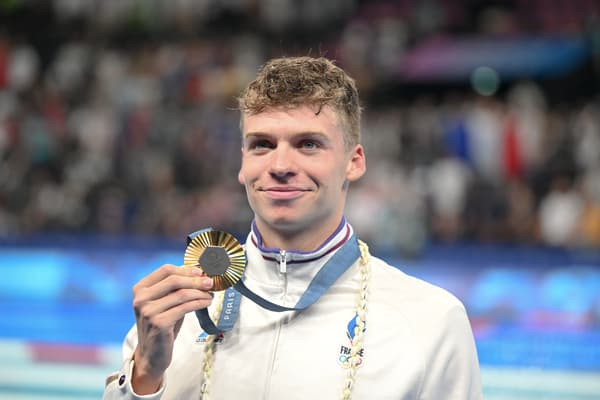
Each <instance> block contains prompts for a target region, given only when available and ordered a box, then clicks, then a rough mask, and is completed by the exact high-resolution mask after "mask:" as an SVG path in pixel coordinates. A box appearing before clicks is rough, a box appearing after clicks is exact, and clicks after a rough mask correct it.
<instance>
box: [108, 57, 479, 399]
mask: <svg viewBox="0 0 600 400" xmlns="http://www.w3.org/2000/svg"><path fill="white" fill-rule="evenodd" d="M239 103H240V109H241V113H242V115H241V127H242V165H241V169H240V172H239V176H238V179H239V181H240V183H241V184H242V185H244V186H245V188H246V192H247V196H248V201H249V203H250V206H251V208H252V210H253V211H254V216H255V217H254V222H253V224H252V229H251V232H250V233H249V235H248V238H247V241H246V246H245V252H246V257H247V260H248V263H247V267H246V271H245V275H244V283H245V285H246V286H247V287H248V288H249V289H250V290H251V291H252V292H254V293H256V294H257V295H259V296H261V297H263V298H264V299H266V300H268V301H270V302H273V303H278V304H280V305H282V306H288V307H290V306H294V305H296V304H297V303H302V301H303V300H302V299H303V298H304V297H305V296H304V297H303V295H305V293H308V292H310V293H313V291H314V288H315V287H318V288H320V289H319V290H317V292H318V293H317V295H316V297H315V298H314V303H312V304H311V305H310V306H308V307H307V308H305V309H303V310H301V311H284V312H274V311H269V310H267V309H265V308H262V307H261V306H259V305H257V304H255V303H254V302H253V301H251V300H249V299H248V298H246V297H240V304H239V310H238V312H237V314H236V316H235V318H234V323H233V325H232V327H231V330H229V331H227V332H225V333H224V334H218V335H207V334H206V333H205V332H203V331H202V329H201V327H200V325H199V323H198V320H197V318H196V316H195V315H194V313H193V312H192V311H196V310H199V309H204V308H207V307H209V306H210V307H209V309H210V313H211V315H212V316H213V318H217V319H218V318H219V315H220V311H221V310H222V308H223V301H224V300H223V297H224V295H223V294H222V293H223V292H219V293H217V294H214V295H213V293H212V292H211V289H212V286H213V281H212V280H211V278H208V277H206V276H205V275H203V274H202V271H201V270H200V269H198V268H180V267H176V266H173V265H164V266H162V267H161V268H159V269H158V270H156V271H154V272H152V273H151V274H150V275H148V276H147V277H145V278H144V279H142V280H141V281H140V282H139V283H138V284H137V285H136V286H135V287H134V290H133V293H134V299H133V305H134V310H135V315H136V326H135V327H134V328H133V329H132V330H131V331H130V332H129V334H128V335H127V337H126V339H125V342H124V348H123V356H124V362H123V367H122V369H121V371H119V372H117V373H115V374H113V375H111V376H110V377H109V378H108V379H107V386H106V390H105V394H104V398H105V399H138V398H144V399H146V398H147V399H201V398H203V399H208V398H210V399H276V400H279V399H307V398H314V399H338V398H345V399H350V398H352V399H355V400H361V399H364V400H366V399H420V400H426V399H430V400H439V399H455V400H467V399H481V398H482V393H481V386H480V380H479V366H478V361H477V354H476V351H475V346H474V341H473V336H472V333H471V329H470V326H469V321H468V319H467V316H466V313H465V310H464V308H463V306H462V304H461V303H460V302H459V301H458V300H457V299H456V298H454V297H453V296H452V295H450V294H449V293H447V292H446V291H444V290H442V289H440V288H437V287H434V286H432V285H430V284H427V283H425V282H423V281H420V280H418V279H415V278H413V277H410V276H407V275H405V274H404V273H402V272H401V271H400V270H398V269H396V268H394V267H391V266H389V265H388V264H386V263H385V262H384V261H382V260H380V259H378V258H376V257H374V256H372V255H370V254H369V253H368V250H367V248H366V246H365V245H364V244H359V242H358V241H357V240H356V238H355V235H354V232H353V230H352V227H351V226H350V224H349V223H348V222H346V220H345V218H344V205H345V200H346V193H347V190H348V186H349V183H350V182H352V181H355V180H357V179H359V178H360V177H361V176H362V175H363V174H364V172H365V168H366V167H365V155H364V152H363V148H362V146H361V145H360V135H359V131H360V130H359V125H360V106H359V100H358V93H357V90H356V87H355V84H354V81H353V80H352V79H351V78H350V77H348V76H347V75H346V73H345V72H344V71H343V70H341V69H340V68H338V67H336V66H335V65H334V64H333V63H331V62H330V61H328V60H326V59H324V58H310V57H299V58H283V59H275V60H272V61H270V62H269V63H267V64H266V65H265V66H264V67H263V68H262V69H261V71H260V72H259V74H258V77H257V78H256V79H255V80H254V81H253V82H252V83H250V85H249V86H248V87H247V89H246V90H245V91H244V93H243V95H242V96H241V98H240V100H239ZM374 211H375V210H374ZM199 228H201V227H199ZM356 236H360V232H358V233H357V235H356ZM349 249H350V250H349ZM332 270H335V271H339V274H340V275H341V276H339V277H338V278H337V279H335V280H334V281H333V283H332V285H331V286H330V287H328V286H327V285H325V286H324V287H321V285H320V284H316V283H315V282H317V281H319V279H321V277H322V275H327V274H331V271H332ZM324 271H327V273H325V272H324ZM227 293H229V292H227ZM213 296H214V298H213ZM226 296H229V295H226ZM227 307H229V303H228V305H227ZM226 311H229V309H227V310H226Z"/></svg>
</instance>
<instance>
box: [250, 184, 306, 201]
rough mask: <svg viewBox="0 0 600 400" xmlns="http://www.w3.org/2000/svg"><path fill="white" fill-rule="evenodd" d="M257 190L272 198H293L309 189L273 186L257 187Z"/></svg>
mask: <svg viewBox="0 0 600 400" xmlns="http://www.w3.org/2000/svg"><path fill="white" fill-rule="evenodd" d="M258 191H259V192H262V193H264V194H265V195H266V196H267V197H269V198H271V199H273V200H293V199H296V198H298V197H301V196H302V195H303V194H304V193H306V192H309V191H310V190H308V189H306V188H300V187H295V186H273V187H263V188H258Z"/></svg>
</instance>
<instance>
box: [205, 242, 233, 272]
mask: <svg viewBox="0 0 600 400" xmlns="http://www.w3.org/2000/svg"><path fill="white" fill-rule="evenodd" d="M198 264H200V267H202V270H203V271H204V272H205V273H206V275H208V276H218V275H223V274H224V273H225V271H227V268H229V256H228V255H227V251H225V249H224V248H223V247H221V246H207V247H206V248H205V249H204V251H203V252H202V255H200V257H199V258H198Z"/></svg>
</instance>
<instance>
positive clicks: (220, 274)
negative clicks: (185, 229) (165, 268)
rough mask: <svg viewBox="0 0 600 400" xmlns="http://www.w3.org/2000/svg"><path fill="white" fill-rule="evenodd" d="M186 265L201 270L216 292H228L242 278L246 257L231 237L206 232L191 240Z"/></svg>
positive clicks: (219, 232)
mask: <svg viewBox="0 0 600 400" xmlns="http://www.w3.org/2000/svg"><path fill="white" fill-rule="evenodd" d="M183 265H184V266H185V267H196V268H201V269H202V270H203V271H204V273H205V274H206V275H208V276H210V277H211V278H213V281H214V286H213V290H215V291H219V290H225V289H227V288H228V287H230V286H233V285H235V284H236V283H237V282H238V281H239V280H240V279H241V278H242V275H243V274H244V269H245V268H246V254H245V253H244V248H243V247H242V245H241V244H240V242H238V241H237V239H236V238H235V237H233V236H232V235H230V234H229V233H226V232H223V231H217V230H212V229H206V230H203V231H201V232H200V233H199V234H197V235H196V236H194V237H193V238H190V241H189V243H188V245H187V247H186V249H185V255H184V258H183Z"/></svg>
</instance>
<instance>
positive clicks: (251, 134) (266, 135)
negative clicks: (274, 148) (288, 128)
mask: <svg viewBox="0 0 600 400" xmlns="http://www.w3.org/2000/svg"><path fill="white" fill-rule="evenodd" d="M273 136H275V135H274V134H272V133H266V132H248V133H247V134H245V135H244V136H243V138H244V139H246V138H269V137H273ZM291 137H314V138H320V139H322V140H325V141H329V140H330V138H329V137H328V136H327V135H325V134H324V133H322V132H315V131H305V132H297V133H293V134H292V135H291Z"/></svg>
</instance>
